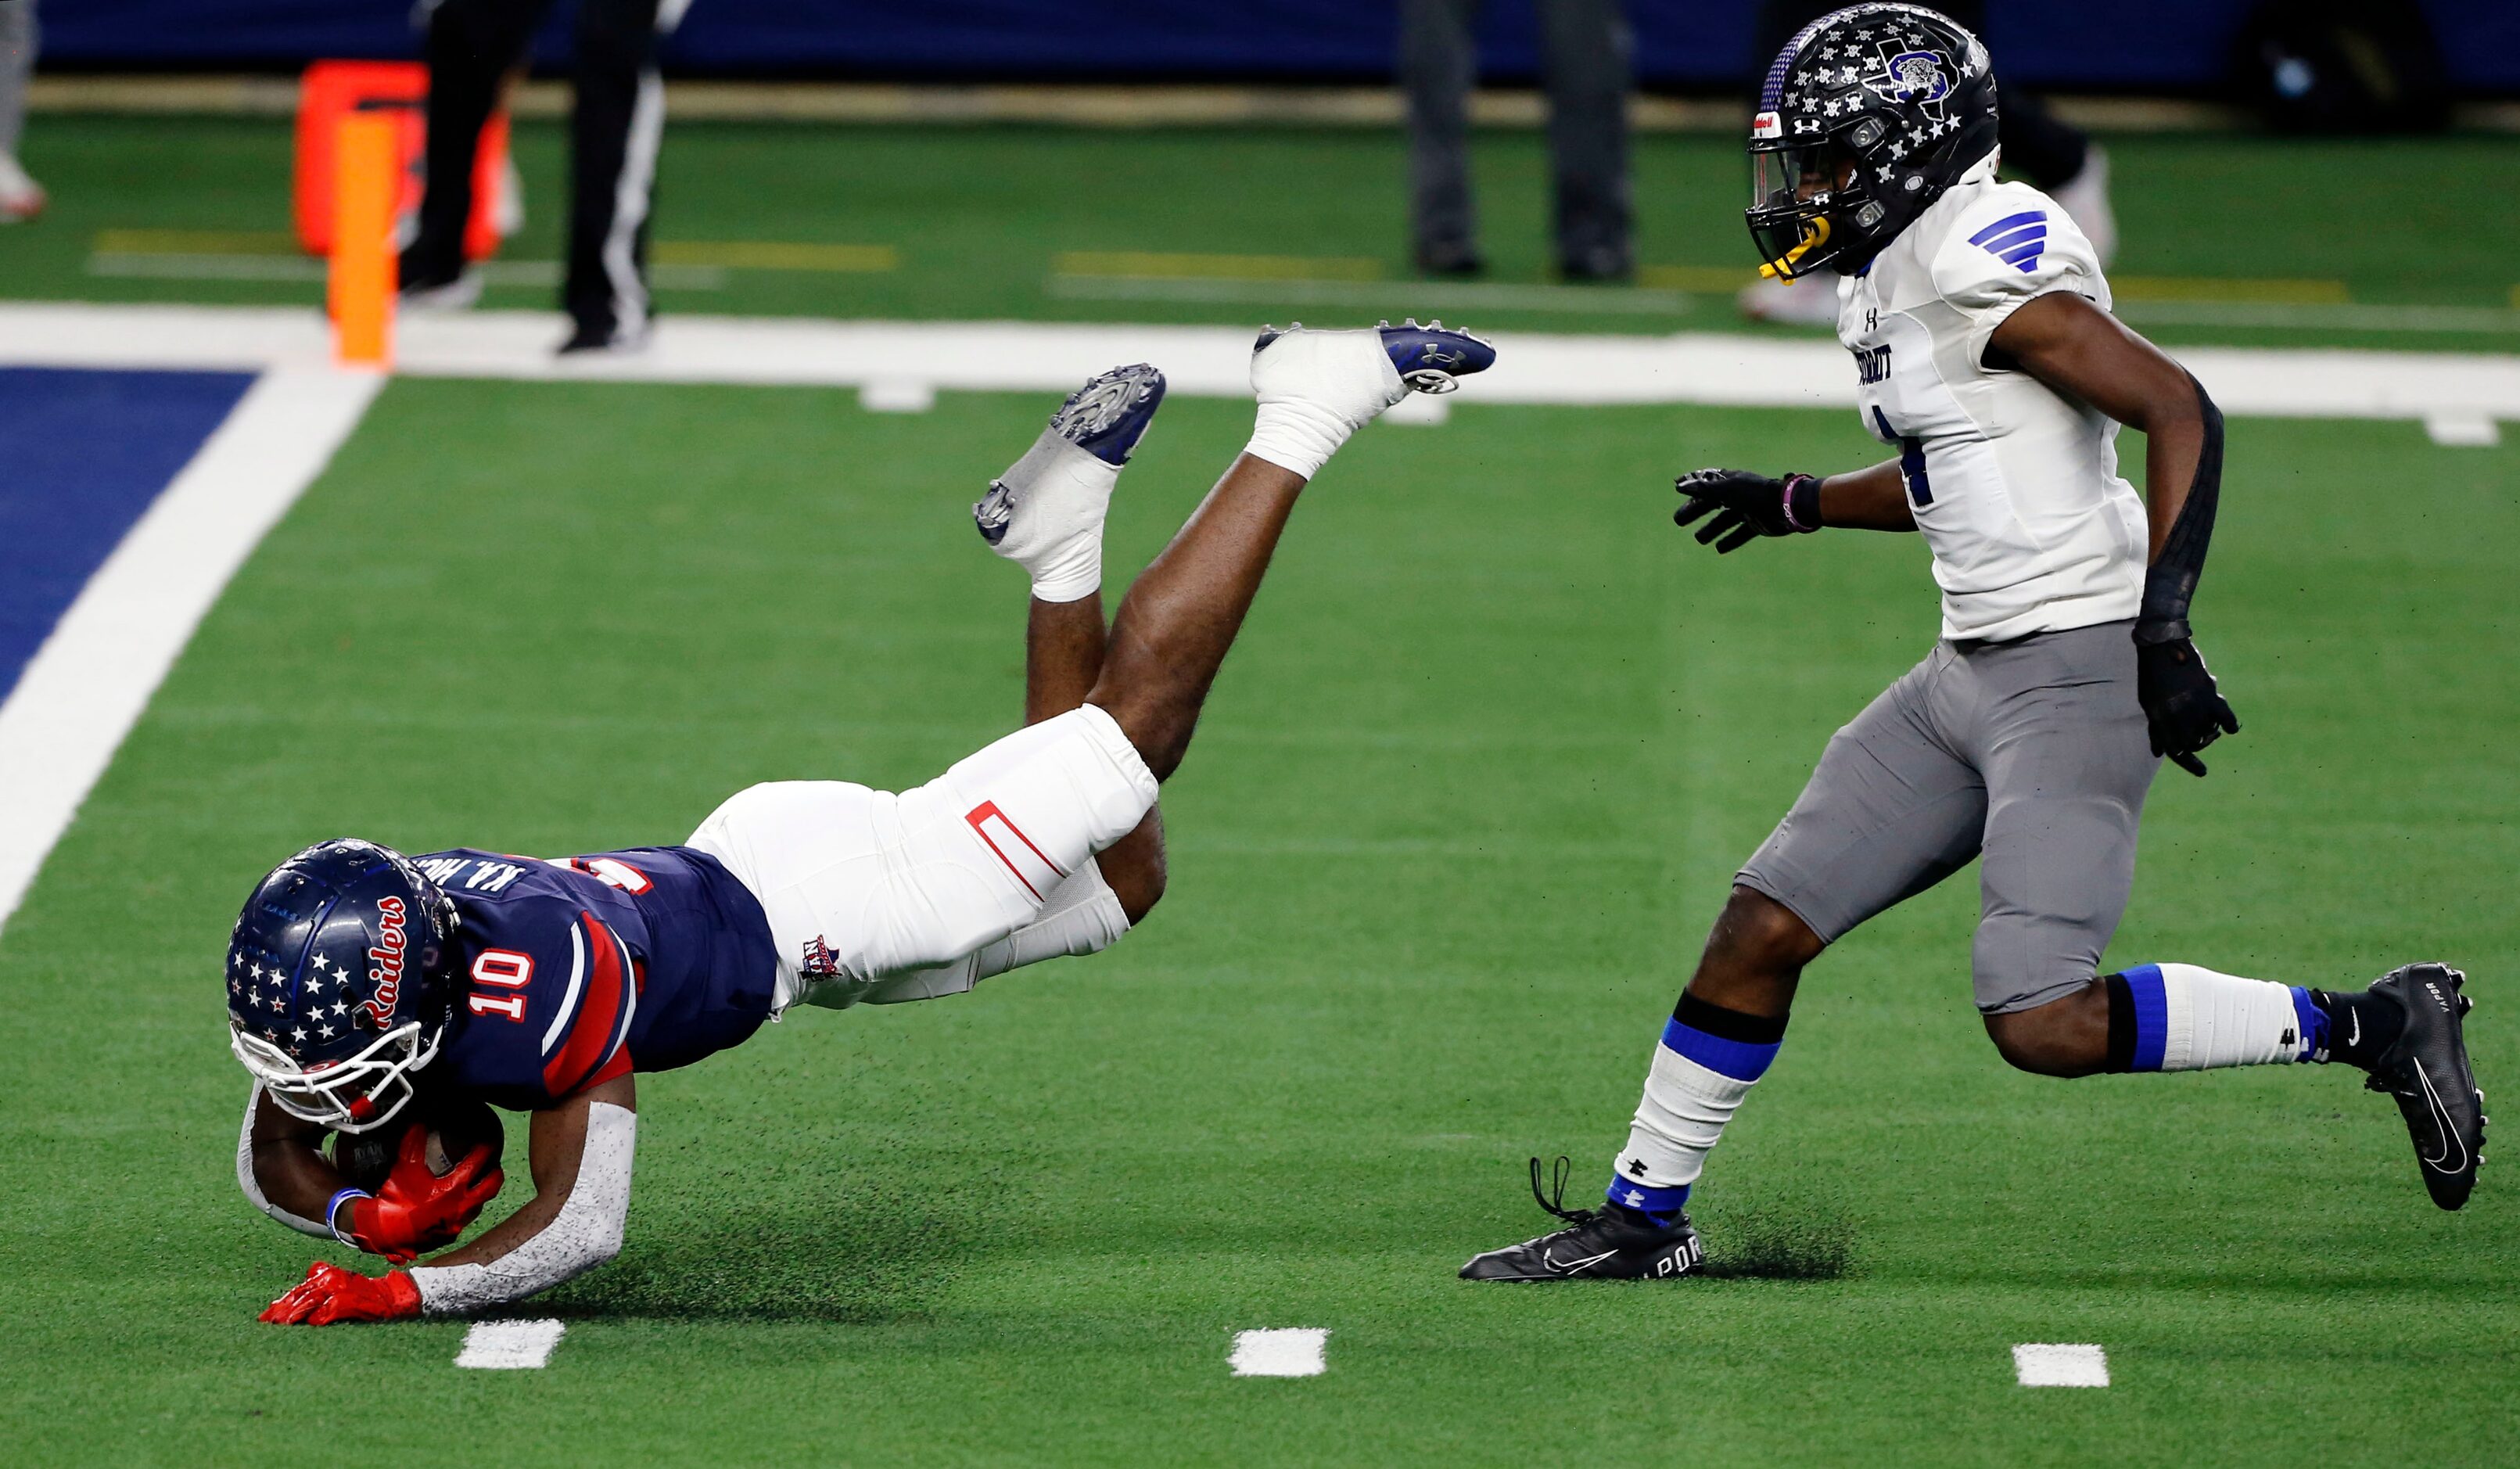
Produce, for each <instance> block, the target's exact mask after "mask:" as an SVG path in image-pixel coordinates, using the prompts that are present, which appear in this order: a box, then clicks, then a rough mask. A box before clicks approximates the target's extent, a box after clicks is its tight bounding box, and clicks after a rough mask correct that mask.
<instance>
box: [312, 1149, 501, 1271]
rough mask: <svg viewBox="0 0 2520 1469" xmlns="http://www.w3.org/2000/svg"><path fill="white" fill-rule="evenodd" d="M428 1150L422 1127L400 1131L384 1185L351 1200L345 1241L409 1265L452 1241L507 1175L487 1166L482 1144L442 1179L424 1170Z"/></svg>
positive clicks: (497, 1191) (494, 1196)
mask: <svg viewBox="0 0 2520 1469" xmlns="http://www.w3.org/2000/svg"><path fill="white" fill-rule="evenodd" d="M427 1153H428V1129H427V1127H413V1128H411V1129H409V1130H408V1131H406V1132H404V1133H403V1135H402V1151H401V1152H400V1153H399V1154H397V1155H396V1157H395V1159H394V1166H393V1171H392V1172H390V1173H388V1174H386V1175H385V1183H384V1187H383V1189H382V1191H380V1192H379V1193H378V1195H377V1197H375V1198H373V1199H353V1200H351V1201H350V1227H349V1229H348V1231H347V1233H348V1235H349V1238H350V1243H352V1244H354V1245H356V1246H358V1247H359V1248H360V1249H362V1250H365V1251H367V1252H368V1253H369V1254H371V1255H382V1256H383V1257H384V1258H385V1259H387V1260H390V1261H392V1262H394V1263H396V1264H409V1263H410V1262H412V1261H414V1260H417V1259H419V1258H420V1256H421V1255H422V1254H423V1253H424V1252H426V1251H429V1250H435V1249H438V1248H440V1247H442V1246H445V1245H451V1244H453V1243H455V1241H456V1240H457V1239H458V1238H459V1237H461V1236H462V1235H463V1233H464V1228H465V1226H466V1225H468V1224H470V1223H472V1220H473V1219H474V1218H476V1217H479V1215H480V1213H481V1211H482V1209H483V1208H484V1207H485V1206H487V1205H488V1204H489V1202H490V1201H491V1200H492V1199H495V1198H497V1197H498V1196H499V1189H500V1186H501V1185H502V1184H504V1183H506V1182H507V1175H506V1174H505V1173H502V1172H501V1171H499V1170H498V1169H497V1168H495V1167H493V1166H492V1165H491V1163H490V1148H489V1145H488V1144H487V1143H484V1144H482V1145H481V1146H480V1147H477V1148H474V1149H473V1150H472V1152H471V1153H470V1154H468V1155H466V1157H465V1158H464V1160H463V1161H462V1162H461V1163H458V1164H456V1165H455V1167H453V1168H451V1169H449V1170H447V1171H446V1176H445V1177H443V1178H440V1177H438V1176H437V1175H436V1174H434V1173H432V1172H430V1171H428V1162H427ZM485 1169H486V1170H488V1172H487V1173H486V1175H485V1174H484V1172H483V1170H485Z"/></svg>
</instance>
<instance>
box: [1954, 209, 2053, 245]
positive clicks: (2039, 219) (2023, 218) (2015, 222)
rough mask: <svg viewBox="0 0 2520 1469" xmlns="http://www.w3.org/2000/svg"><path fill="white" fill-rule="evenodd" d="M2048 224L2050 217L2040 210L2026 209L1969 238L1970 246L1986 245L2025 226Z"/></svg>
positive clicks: (2007, 216) (2008, 215) (2007, 215)
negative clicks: (1999, 236) (1997, 237)
mask: <svg viewBox="0 0 2520 1469" xmlns="http://www.w3.org/2000/svg"><path fill="white" fill-rule="evenodd" d="M2047 222H2048V215H2047V214H2046V213H2045V212H2044V211H2042V210H2039V209H2025V210H2023V211H2022V212H2020V213H2018V214H2006V215H2004V216H2003V218H2002V219H1999V220H1997V221H1996V222H1995V223H1993V224H1990V225H1988V226H1987V227H1986V228H1984V229H1982V230H1979V231H1978V232H1977V233H1976V234H1974V235H1971V236H1969V244H1971V245H1984V244H1986V242H1988V241H1989V240H1992V239H1994V238H1995V237H1996V236H1998V235H2003V234H2009V233H2011V232H2012V231H2013V230H2016V229H2019V228H2020V227H2021V226H2023V225H2025V224H2046V223H2047Z"/></svg>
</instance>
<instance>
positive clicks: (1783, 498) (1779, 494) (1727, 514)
mask: <svg viewBox="0 0 2520 1469" xmlns="http://www.w3.org/2000/svg"><path fill="white" fill-rule="evenodd" d="M1671 487H1672V488H1674V489H1676V490H1679V491H1680V492H1681V493H1682V494H1685V495H1687V496H1688V504H1686V505H1683V506H1681V507H1680V509H1678V510H1676V511H1674V512H1672V517H1671V523H1672V524H1673V525H1675V526H1686V525H1688V523H1689V522H1691V521H1693V520H1696V519H1697V518H1698V517H1699V516H1702V515H1704V514H1706V513H1707V512H1708V511H1713V512H1714V513H1715V519H1713V520H1711V521H1708V522H1707V523H1706V524H1705V525H1703V526H1700V527H1699V528H1697V543H1698V544H1699V545H1701V546H1710V545H1711V546H1713V547H1715V549H1716V551H1717V553H1718V554H1725V553H1729V552H1733V551H1738V550H1740V549H1741V548H1742V547H1743V546H1746V545H1748V544H1749V543H1750V542H1752V541H1754V540H1757V539H1758V538H1759V537H1760V536H1763V535H1799V534H1801V533H1803V532H1805V531H1809V530H1817V529H1819V528H1820V482H1819V481H1818V480H1815V479H1813V478H1812V477H1811V476H1809V475H1787V476H1786V477H1785V478H1783V479H1782V480H1771V479H1769V478H1768V477H1767V476H1765V475H1754V474H1752V473H1750V472H1749V471H1748V470H1740V469H1702V470H1698V471H1696V472H1694V473H1692V474H1687V475H1683V476H1681V477H1680V478H1679V479H1678V480H1676V481H1674V482H1672V486H1671ZM1719 536H1721V537H1722V539H1721V540H1720V541H1719V540H1718V539H1717V537H1719Z"/></svg>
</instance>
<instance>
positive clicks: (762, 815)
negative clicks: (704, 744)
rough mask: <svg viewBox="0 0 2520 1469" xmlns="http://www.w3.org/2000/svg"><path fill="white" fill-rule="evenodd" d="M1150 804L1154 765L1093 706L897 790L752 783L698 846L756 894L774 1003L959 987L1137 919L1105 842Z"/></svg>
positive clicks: (890, 996)
mask: <svg viewBox="0 0 2520 1469" xmlns="http://www.w3.org/2000/svg"><path fill="white" fill-rule="evenodd" d="M1154 803H1155V778H1154V776H1153V775H1152V774H1151V773H1149V772H1148V769H1147V762H1146V761H1145V760H1144V759H1143V758H1141V757H1140V756H1139V755H1138V752H1137V749H1136V747H1134V746H1132V745H1131V744H1130V743H1129V740H1128V737H1127V736H1126V735H1123V734H1122V733H1121V732H1120V726H1119V725H1118V724H1117V723H1115V722H1113V720H1112V718H1111V716H1110V715H1109V714H1107V713H1104V712H1102V710H1100V709H1097V708H1095V707H1094V706H1093V705H1090V704H1089V705H1086V706H1084V707H1082V708H1079V709H1075V710H1071V711H1069V712H1066V713H1063V714H1060V715H1058V716H1057V718H1053V719H1045V720H1043V721H1042V722H1041V723H1039V724H1035V725H1032V726H1030V727H1029V728H1025V729H1019V730H1017V731H1015V732H1014V733H1013V734H1011V735H1009V736H1007V737H1006V738H1005V739H1003V740H1000V741H998V742H997V743H996V744H993V745H991V746H989V747H988V748H987V749H985V750H982V751H981V752H980V753H979V754H977V755H974V756H972V757H969V758H968V759H966V760H964V761H962V762H961V763H959V764H957V765H955V766H954V768H952V769H950V770H948V771H946V772H945V773H944V774H943V775H940V776H938V777H937V778H936V779H934V780H932V781H929V782H928V783H927V784H925V785H923V786H921V787H919V788H918V789H917V790H913V791H904V792H902V793H901V794H900V795H897V796H896V795H894V794H892V793H891V792H889V791H872V790H869V789H867V788H866V787H865V786H860V785H851V784H848V783H846V782H842V781H824V780H814V781H779V782H774V783H771V784H767V785H758V786H754V787H752V788H751V789H749V790H746V791H742V792H740V793H738V794H737V795H736V796H735V797H733V798H732V799H730V800H729V801H728V802H727V803H725V804H724V805H721V806H719V807H718V808H717V809H716V810H715V811H713V812H711V813H710V815H709V818H708V819H707V820H706V821H703V822H701V823H700V828H699V830H698V831H697V832H694V833H693V834H692V839H691V842H690V843H689V844H688V845H690V846H692V847H695V848H697V849H699V850H701V851H704V852H707V853H708V854H709V855H711V856H713V857H715V858H717V859H718V860H719V861H720V862H723V863H725V864H726V868H727V870H728V871H729V872H732V873H734V874H735V876H736V879H737V880H738V881H740V882H742V884H743V885H744V886H745V887H746V888H749V889H750V890H751V891H752V895H754V896H755V897H758V898H759V899H761V907H762V911H763V912H764V913H766V914H767V915H768V916H769V919H770V933H771V937H772V938H773V939H774V940H775V941H777V943H778V946H779V982H778V992H777V997H776V999H775V1001H774V1004H775V1008H776V1009H777V1010H785V1009H786V1008H787V1006H789V1005H791V1004H795V1003H798V1002H800V1001H802V1002H804V1003H808V1004H815V1005H828V1006H832V1007H835V1008H845V1007H847V1006H849V1005H854V1004H856V1003H858V1002H859V1001H861V1000H872V1001H875V1002H877V1003H882V1002H886V1001H892V1000H909V999H926V998H930V997H932V996H934V995H938V994H951V993H956V992H958V991H960V990H964V989H968V988H970V987H971V986H972V984H974V983H975V982H977V981H978V980H981V979H985V978H987V977H988V976H989V975H991V974H997V973H1000V972H1003V971H1004V970H1006V969H1010V968H1012V967H1014V966H1015V965H1016V964H1025V963H1031V962H1033V961H1034V960H1036V959H1044V958H1051V957H1054V956H1056V955H1057V954H1063V953H1091V952H1094V951H1095V950H1097V949H1100V948H1102V947H1105V946H1106V945H1108V944H1109V943H1110V942H1111V941H1113V940H1116V939H1117V938H1118V937H1119V936H1120V934H1122V933H1123V932H1126V930H1127V928H1128V920H1127V918H1126V916H1125V915H1123V914H1122V913H1121V911H1120V904H1119V900H1118V899H1117V898H1116V897H1114V896H1113V895H1112V894H1111V891H1110V889H1109V888H1108V887H1107V886H1105V885H1104V884H1103V882H1102V873H1101V872H1100V870H1099V869H1097V868H1096V866H1095V864H1094V854H1095V853H1096V852H1098V851H1101V850H1102V849H1103V848H1105V847H1108V846H1110V845H1111V844H1112V843H1114V842H1117V841H1119V840H1120V839H1121V838H1122V837H1125V836H1127V835H1128V834H1129V833H1130V832H1131V831H1133V830H1135V829H1136V827H1137V825H1138V823H1139V822H1140V821H1141V820H1143V819H1144V818H1145V817H1146V814H1147V812H1148V809H1150V808H1151V807H1152V806H1153V805H1154ZM1036 929H1038V930H1040V931H1041V932H1034V930H1036ZM1052 929H1057V933H1051V932H1049V930H1052Z"/></svg>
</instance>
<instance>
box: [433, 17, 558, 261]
mask: <svg viewBox="0 0 2520 1469" xmlns="http://www.w3.org/2000/svg"><path fill="white" fill-rule="evenodd" d="M549 8H550V5H549V0H438V3H437V4H435V5H432V6H430V7H429V11H428V46H427V57H428V162H427V187H425V188H424V189H423V190H422V191H421V197H420V229H419V232H418V234H416V235H415V236H414V237H413V239H412V242H411V244H410V245H408V246H406V247H405V248H404V249H403V252H402V297H403V300H404V302H405V303H406V304H409V305H414V306H424V307H427V306H440V307H461V306H469V305H471V304H472V302H473V301H474V300H475V299H476V298H479V296H480V294H481V282H480V277H479V276H478V275H477V274H475V273H473V272H472V271H470V270H468V269H467V268H466V267H465V263H464V225H465V221H467V220H469V219H471V218H472V161H473V158H474V155H475V154H476V153H478V151H479V149H480V145H481V124H483V123H484V122H487V121H488V120H489V119H490V110H491V109H492V108H494V107H496V106H497V105H498V102H499V96H500V93H501V91H502V89H503V88H504V87H505V86H506V84H507V79H508V75H509V73H510V72H512V71H515V70H517V69H518V68H520V67H522V66H523V65H524V60H525V47H526V45H527V44H528V43H530V42H531V41H532V39H533V34H534V26H535V25H536V24H538V23H540V22H541V20H542V18H543V13H544V12H545V11H546V10H548V9H549Z"/></svg>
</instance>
